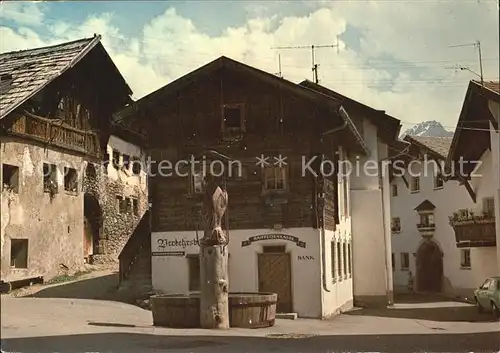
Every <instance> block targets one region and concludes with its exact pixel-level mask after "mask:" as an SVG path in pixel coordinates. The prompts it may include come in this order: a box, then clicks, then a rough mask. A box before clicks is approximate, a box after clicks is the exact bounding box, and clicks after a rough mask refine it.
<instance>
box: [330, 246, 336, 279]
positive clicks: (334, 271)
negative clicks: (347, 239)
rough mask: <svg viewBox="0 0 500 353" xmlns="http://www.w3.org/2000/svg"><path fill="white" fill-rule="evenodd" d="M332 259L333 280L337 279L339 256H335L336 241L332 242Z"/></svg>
mask: <svg viewBox="0 0 500 353" xmlns="http://www.w3.org/2000/svg"><path fill="white" fill-rule="evenodd" d="M330 251H331V261H332V279H333V282H335V281H336V278H337V257H336V256H335V242H333V241H332V242H331V247H330Z"/></svg>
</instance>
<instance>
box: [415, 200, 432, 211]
mask: <svg viewBox="0 0 500 353" xmlns="http://www.w3.org/2000/svg"><path fill="white" fill-rule="evenodd" d="M435 208H436V206H434V204H433V203H432V202H430V201H429V200H425V201H424V202H422V203H421V204H420V205H418V206H417V207H415V211H432V210H433V209H435Z"/></svg>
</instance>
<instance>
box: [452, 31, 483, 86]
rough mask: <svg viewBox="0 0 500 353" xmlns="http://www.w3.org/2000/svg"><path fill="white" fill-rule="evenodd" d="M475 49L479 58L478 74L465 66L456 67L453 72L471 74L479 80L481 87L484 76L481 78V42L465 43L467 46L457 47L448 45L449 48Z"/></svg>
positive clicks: (460, 45) (459, 45)
mask: <svg viewBox="0 0 500 353" xmlns="http://www.w3.org/2000/svg"><path fill="white" fill-rule="evenodd" d="M471 46H473V47H475V48H477V52H478V56H479V73H477V72H474V71H472V70H471V69H470V68H468V67H465V66H460V65H457V66H456V67H455V70H465V71H469V72H471V73H473V74H474V75H476V76H478V77H479V78H480V79H481V85H483V84H484V76H483V59H482V56H481V41H479V40H478V41H476V42H475V43H467V44H458V45H450V46H449V47H450V48H458V47H471Z"/></svg>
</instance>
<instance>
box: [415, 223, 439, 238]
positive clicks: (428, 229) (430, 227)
mask: <svg viewBox="0 0 500 353" xmlns="http://www.w3.org/2000/svg"><path fill="white" fill-rule="evenodd" d="M417 229H418V231H419V232H420V235H422V236H423V237H424V238H431V237H433V236H434V231H435V230H436V225H435V224H434V223H417Z"/></svg>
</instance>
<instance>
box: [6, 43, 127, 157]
mask: <svg viewBox="0 0 500 353" xmlns="http://www.w3.org/2000/svg"><path fill="white" fill-rule="evenodd" d="M99 40H100V37H94V38H93V39H88V40H81V41H76V42H70V43H66V44H62V45H59V46H54V47H47V48H41V49H33V50H28V51H24V52H14V53H12V54H10V53H7V54H3V55H4V56H3V57H2V63H1V65H2V67H3V66H4V65H5V66H6V70H7V69H11V70H12V72H13V73H12V74H9V78H10V79H11V80H13V82H14V83H15V84H13V85H12V87H8V86H7V87H6V88H5V89H6V90H7V92H8V90H9V89H12V90H17V91H19V92H21V95H19V96H18V97H21V98H23V96H24V97H26V99H21V101H22V102H21V103H20V104H18V105H17V106H15V107H13V108H14V109H9V111H10V113H9V114H7V115H6V116H2V119H1V120H0V126H1V127H2V131H3V134H6V135H10V136H14V137H18V138H22V139H28V140H32V141H34V142H36V143H41V144H43V145H45V146H47V147H48V146H52V147H56V148H60V149H63V150H66V151H71V152H76V153H79V154H83V155H86V156H88V157H91V158H93V159H100V158H102V157H103V154H104V152H105V148H106V144H107V141H108V139H109V136H110V133H111V129H112V114H113V113H114V112H115V111H117V110H119V109H122V108H123V107H124V106H125V105H126V104H128V103H131V102H132V100H131V98H130V94H131V93H132V92H131V90H130V88H129V87H128V85H127V84H126V82H125V81H124V79H123V77H122V76H121V74H120V73H119V72H118V70H117V68H116V66H115V65H114V63H113V62H112V61H111V59H110V57H109V55H108V54H107V52H106V50H105V49H104V47H103V46H102V44H101V43H100V42H99ZM78 43H81V44H78ZM30 53H32V54H30ZM9 55H10V56H9ZM61 58H63V59H64V60H66V61H68V64H67V66H62V65H61V64H60V62H61V60H62V59H61ZM69 59H72V60H71V61H72V62H73V64H71V63H70V62H69ZM52 62H53V63H52ZM51 63H52V64H51ZM51 65H52V66H54V67H59V66H58V65H61V66H60V69H59V70H60V71H62V73H59V74H58V75H56V74H52V75H46V76H47V77H44V79H43V80H42V78H40V76H41V74H40V72H43V70H50V67H51ZM23 67H25V68H27V69H25V70H23ZM46 67H49V68H48V69H47V68H46ZM30 70H31V71H30ZM49 72H50V71H49ZM21 79H24V80H26V81H21ZM29 80H34V81H35V82H36V83H37V84H38V85H39V86H38V87H37V86H36V85H33V84H32V83H31V82H30V81H29ZM7 94H8V93H7ZM14 105H15V104H14Z"/></svg>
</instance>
